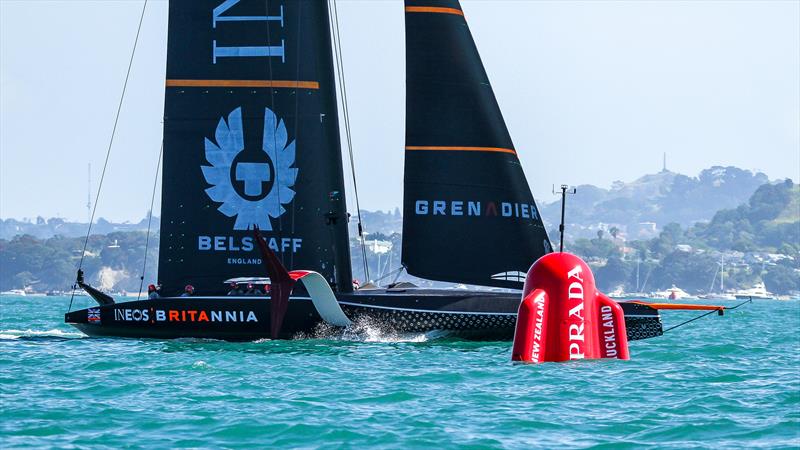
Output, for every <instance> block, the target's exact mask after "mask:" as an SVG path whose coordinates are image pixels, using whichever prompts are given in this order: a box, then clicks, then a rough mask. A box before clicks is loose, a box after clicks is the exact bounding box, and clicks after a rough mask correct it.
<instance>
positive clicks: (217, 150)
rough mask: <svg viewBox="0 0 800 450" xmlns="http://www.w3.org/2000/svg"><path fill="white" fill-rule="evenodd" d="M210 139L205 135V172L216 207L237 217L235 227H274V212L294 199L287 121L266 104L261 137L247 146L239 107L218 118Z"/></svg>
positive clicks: (294, 171)
mask: <svg viewBox="0 0 800 450" xmlns="http://www.w3.org/2000/svg"><path fill="white" fill-rule="evenodd" d="M214 140H216V143H215V142H213V141H212V140H211V139H208V138H206V140H205V146H206V160H208V162H209V163H210V164H211V165H210V166H202V167H201V168H202V170H203V176H204V177H205V179H206V182H207V183H208V184H210V185H211V187H210V188H208V189H206V194H207V195H208V197H209V198H210V199H211V200H213V201H215V202H218V203H221V205H220V206H219V208H218V210H219V211H220V212H221V213H222V214H224V215H226V216H228V217H234V216H235V217H236V223H235V224H234V225H233V229H234V230H248V229H250V228H252V227H253V225H258V227H259V228H260V229H262V230H264V231H270V230H272V224H271V223H270V218H273V219H274V218H278V217H280V216H281V215H282V214H283V213H284V212H286V209H285V208H284V205H286V204H288V203H289V202H291V201H292V199H294V195H295V191H294V190H293V189H292V187H294V183H295V180H296V179H297V171H298V169H297V168H294V167H292V166H293V165H294V160H295V142H296V141H292V142H289V136H288V133H287V132H286V124H284V122H283V120H282V119H279V118H278V116H277V115H276V114H275V113H274V112H272V111H271V110H270V109H269V108H264V138H263V141H262V145H261V148H260V149H258V150H250V149H247V150H246V149H245V145H244V142H245V139H244V128H243V126H242V108H236V109H235V110H233V111H232V112H231V113H230V114H229V115H228V121H227V123H226V122H225V118H224V117H221V118H220V119H219V124H218V125H217V130H216V133H215V135H214Z"/></svg>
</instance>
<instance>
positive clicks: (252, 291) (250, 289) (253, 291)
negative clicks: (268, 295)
mask: <svg viewBox="0 0 800 450" xmlns="http://www.w3.org/2000/svg"><path fill="white" fill-rule="evenodd" d="M245 295H264V293H263V292H261V289H259V288H257V287H256V286H255V285H254V284H253V283H247V293H246V294H245Z"/></svg>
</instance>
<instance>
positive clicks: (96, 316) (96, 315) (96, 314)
mask: <svg viewBox="0 0 800 450" xmlns="http://www.w3.org/2000/svg"><path fill="white" fill-rule="evenodd" d="M86 311H87V316H88V317H87V319H88V320H89V323H100V308H89V309H88V310H86Z"/></svg>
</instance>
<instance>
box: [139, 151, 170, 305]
mask: <svg viewBox="0 0 800 450" xmlns="http://www.w3.org/2000/svg"><path fill="white" fill-rule="evenodd" d="M163 154H164V140H163V139H162V140H161V150H159V152H158V161H157V162H156V177H155V180H153V193H152V194H151V195H150V214H149V217H148V218H147V238H145V241H144V262H143V263H142V276H140V277H139V293H138V294H137V295H136V300H139V298H140V297H141V296H142V286H144V274H145V272H146V271H147V250H148V249H149V248H150V225H151V224H152V222H153V204H154V203H155V201H156V186H158V175H159V173H160V170H159V169H161V158H162V157H163V156H162V155H163Z"/></svg>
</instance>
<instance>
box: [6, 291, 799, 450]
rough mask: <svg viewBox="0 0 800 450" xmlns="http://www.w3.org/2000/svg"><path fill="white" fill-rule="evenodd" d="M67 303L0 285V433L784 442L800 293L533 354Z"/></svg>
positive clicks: (675, 316) (299, 439)
mask: <svg viewBox="0 0 800 450" xmlns="http://www.w3.org/2000/svg"><path fill="white" fill-rule="evenodd" d="M68 302H69V299H65V298H59V297H2V298H0V395H1V396H2V397H0V401H1V402H2V404H1V405H0V447H1V448H4V449H6V448H19V447H63V448H74V447H89V448H119V447H133V448H139V447H143V448H175V447H194V448H223V447H236V448H283V447H293V448H294V447H300V448H363V447H377V448H381V447H385V448H432V447H436V448H451V447H452V448H455V447H470V448H484V447H485V448H519V449H528V448H586V447H594V448H645V447H654V448H679V449H684V448H715V449H716V448H744V447H760V448H798V447H800V301H784V302H781V301H758V302H754V303H753V304H751V305H746V306H744V307H742V308H740V309H738V310H736V311H731V312H730V313H729V314H726V315H725V316H723V317H717V316H710V317H707V318H704V319H701V320H699V321H697V322H694V323H692V324H689V325H686V326H684V327H681V328H679V329H677V330H675V331H672V332H669V333H667V334H666V335H665V336H662V337H660V338H655V339H649V340H646V341H636V342H632V343H631V346H630V347H631V348H630V350H631V361H627V362H624V361H608V360H607V361H583V362H578V363H550V364H543V365H538V366H535V365H512V364H511V363H510V362H509V358H510V348H511V343H510V342H488V343H485V342H484V343H476V342H465V341H460V340H454V339H448V338H443V337H440V336H437V335H401V336H397V335H382V334H381V333H380V332H378V331H376V330H371V329H368V328H367V329H360V330H355V331H351V332H348V333H345V334H338V335H332V336H330V337H329V338H327V339H314V340H294V341H269V340H265V341H260V342H254V343H235V344H234V343H226V342H217V341H204V340H178V341H155V340H133V339H96V338H93V339H90V338H85V337H83V336H82V335H81V334H79V333H77V332H76V331H75V330H73V329H72V328H71V327H69V326H66V325H64V324H63V312H64V310H65V309H66V307H67V304H68ZM79 303H81V304H80V305H79V306H80V307H85V306H90V304H89V301H88V300H84V299H81V300H80V302H79ZM693 315H694V314H692V313H686V312H672V313H671V312H669V311H667V312H665V319H664V321H665V324H666V325H670V324H676V323H679V322H681V321H682V320H685V319H688V318H690V317H692V316H693Z"/></svg>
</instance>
